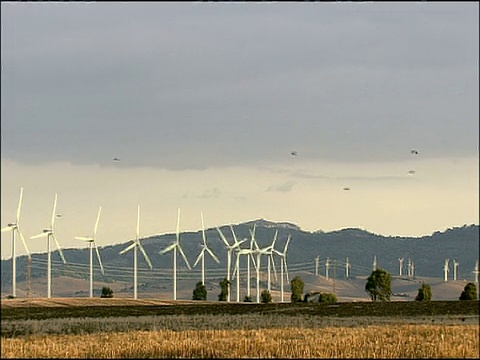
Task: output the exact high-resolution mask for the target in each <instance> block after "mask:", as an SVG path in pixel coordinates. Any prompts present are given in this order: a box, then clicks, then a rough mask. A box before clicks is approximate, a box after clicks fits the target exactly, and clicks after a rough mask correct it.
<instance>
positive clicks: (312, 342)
mask: <svg viewBox="0 0 480 360" xmlns="http://www.w3.org/2000/svg"><path fill="white" fill-rule="evenodd" d="M1 345H2V346H1V357H2V358H180V357H181V358H244V357H249V358H278V357H281V358H477V357H478V355H479V353H480V349H479V327H478V325H476V324H475V325H472V324H467V325H441V324H440V325H430V324H385V325H369V326H360V327H352V326H340V327H339V326H335V327H324V328H317V329H315V328H302V327H291V328H290V327H283V328H270V329H251V330H184V331H172V330H151V331H128V332H107V333H106V332H99V333H95V334H86V335H30V336H26V337H19V338H2V340H1Z"/></svg>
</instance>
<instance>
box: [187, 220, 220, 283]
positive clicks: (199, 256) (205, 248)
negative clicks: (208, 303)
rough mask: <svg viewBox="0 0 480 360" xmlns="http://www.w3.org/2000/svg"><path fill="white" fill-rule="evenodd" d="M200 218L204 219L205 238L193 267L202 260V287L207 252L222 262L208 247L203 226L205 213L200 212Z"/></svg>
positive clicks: (218, 261)
mask: <svg viewBox="0 0 480 360" xmlns="http://www.w3.org/2000/svg"><path fill="white" fill-rule="evenodd" d="M200 216H201V218H202V236H203V244H202V251H201V252H200V254H199V255H198V258H197V261H195V264H193V267H195V266H197V264H198V262H199V261H200V259H201V260H202V285H205V251H206V252H208V253H209V254H210V256H211V257H212V258H213V260H215V261H216V262H217V264H218V263H220V260H218V258H217V257H216V256H215V254H214V253H213V252H212V250H210V249H209V248H208V246H207V237H206V236H205V225H204V224H203V213H202V212H200Z"/></svg>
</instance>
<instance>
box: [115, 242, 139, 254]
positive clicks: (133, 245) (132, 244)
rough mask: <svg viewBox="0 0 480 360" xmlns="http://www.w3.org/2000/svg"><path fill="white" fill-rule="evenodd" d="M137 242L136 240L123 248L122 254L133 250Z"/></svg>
mask: <svg viewBox="0 0 480 360" xmlns="http://www.w3.org/2000/svg"><path fill="white" fill-rule="evenodd" d="M136 245H137V244H136V243H135V241H134V242H132V243H131V244H130V245H128V246H127V247H126V248H125V249H123V250H122V251H120V252H119V254H120V255H123V254H125V253H126V252H127V251H128V250H131V249H133V248H134V247H135V246H136Z"/></svg>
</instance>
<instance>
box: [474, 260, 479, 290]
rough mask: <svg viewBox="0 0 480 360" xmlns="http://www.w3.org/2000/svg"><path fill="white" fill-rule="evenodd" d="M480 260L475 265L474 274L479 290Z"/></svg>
mask: <svg viewBox="0 0 480 360" xmlns="http://www.w3.org/2000/svg"><path fill="white" fill-rule="evenodd" d="M478 272H479V271H478V260H477V262H476V263H475V270H474V271H473V273H474V274H475V284H476V285H477V288H478Z"/></svg>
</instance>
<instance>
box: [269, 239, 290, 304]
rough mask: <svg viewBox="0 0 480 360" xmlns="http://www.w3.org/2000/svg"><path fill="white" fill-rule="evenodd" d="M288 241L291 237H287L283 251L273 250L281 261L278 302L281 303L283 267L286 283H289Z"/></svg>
mask: <svg viewBox="0 0 480 360" xmlns="http://www.w3.org/2000/svg"><path fill="white" fill-rule="evenodd" d="M290 240H292V236H291V235H288V238H287V242H286V243H285V248H284V249H283V252H280V251H278V250H275V249H273V251H274V252H275V254H277V255H278V256H280V258H281V261H280V301H281V302H283V267H284V266H285V272H286V274H287V283H288V282H289V279H288V266H287V249H288V244H289V243H290Z"/></svg>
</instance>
